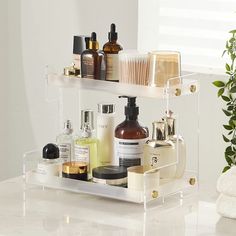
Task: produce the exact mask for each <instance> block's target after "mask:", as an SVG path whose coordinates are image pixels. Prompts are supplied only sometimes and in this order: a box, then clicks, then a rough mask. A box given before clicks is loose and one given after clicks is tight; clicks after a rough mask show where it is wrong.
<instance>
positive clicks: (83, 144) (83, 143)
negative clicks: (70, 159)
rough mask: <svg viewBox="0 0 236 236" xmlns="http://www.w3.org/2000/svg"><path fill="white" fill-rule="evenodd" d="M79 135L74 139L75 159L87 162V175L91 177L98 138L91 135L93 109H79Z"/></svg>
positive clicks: (95, 164)
mask: <svg viewBox="0 0 236 236" xmlns="http://www.w3.org/2000/svg"><path fill="white" fill-rule="evenodd" d="M81 131H82V132H81V135H80V136H79V137H77V138H76V139H75V145H74V159H75V161H79V162H85V163H87V164H88V170H89V173H88V177H89V179H90V178H92V170H93V168H96V167H97V166H98V156H97V146H98V140H97V139H96V138H94V137H93V111H91V110H82V111H81Z"/></svg>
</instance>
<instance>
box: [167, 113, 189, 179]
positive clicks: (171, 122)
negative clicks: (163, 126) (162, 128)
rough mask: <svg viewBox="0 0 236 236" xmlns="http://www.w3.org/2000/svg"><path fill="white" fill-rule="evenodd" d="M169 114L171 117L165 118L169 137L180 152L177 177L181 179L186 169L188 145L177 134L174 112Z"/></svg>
mask: <svg viewBox="0 0 236 236" xmlns="http://www.w3.org/2000/svg"><path fill="white" fill-rule="evenodd" d="M169 113H170V115H169V116H167V117H165V118H164V119H165V120H166V122H167V127H168V134H167V135H168V136H167V137H168V139H169V140H171V141H172V142H173V143H174V145H175V149H176V151H178V164H177V166H176V175H175V177H176V178H181V177H182V176H183V174H184V172H185V169H186V145H185V142H184V139H183V137H182V136H180V135H176V133H175V123H176V119H175V118H173V117H172V112H169ZM177 145H178V147H177Z"/></svg>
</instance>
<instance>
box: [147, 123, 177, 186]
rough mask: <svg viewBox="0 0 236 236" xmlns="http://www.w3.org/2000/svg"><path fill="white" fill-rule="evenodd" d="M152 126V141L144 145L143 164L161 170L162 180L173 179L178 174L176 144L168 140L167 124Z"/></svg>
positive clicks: (154, 124)
mask: <svg viewBox="0 0 236 236" xmlns="http://www.w3.org/2000/svg"><path fill="white" fill-rule="evenodd" d="M152 126H153V132H152V139H151V140H148V141H147V142H146V144H145V145H144V160H143V164H144V166H146V167H149V168H160V179H162V180H169V179H173V178H174V177H175V174H176V152H175V146H174V143H173V142H172V141H170V140H167V135H166V122H165V121H155V122H153V123H152ZM162 182H163V181H162Z"/></svg>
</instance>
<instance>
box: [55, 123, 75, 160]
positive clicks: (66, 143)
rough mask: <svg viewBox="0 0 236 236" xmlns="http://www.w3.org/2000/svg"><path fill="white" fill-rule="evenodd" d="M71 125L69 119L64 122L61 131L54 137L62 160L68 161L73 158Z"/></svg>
mask: <svg viewBox="0 0 236 236" xmlns="http://www.w3.org/2000/svg"><path fill="white" fill-rule="evenodd" d="M72 132H73V129H72V125H71V122H70V120H67V121H66V122H65V123H64V130H63V133H61V134H59V135H58V136H57V138H56V143H57V146H58V148H59V150H60V158H61V160H62V162H68V161H71V160H72V159H73V157H72V155H73V137H72Z"/></svg>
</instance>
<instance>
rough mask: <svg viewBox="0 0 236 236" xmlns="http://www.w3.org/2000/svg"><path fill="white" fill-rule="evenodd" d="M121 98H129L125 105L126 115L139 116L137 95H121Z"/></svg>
mask: <svg viewBox="0 0 236 236" xmlns="http://www.w3.org/2000/svg"><path fill="white" fill-rule="evenodd" d="M119 98H127V99H128V102H127V106H125V115H126V116H129V117H137V116H138V114H139V107H137V106H136V97H130V96H119Z"/></svg>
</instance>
